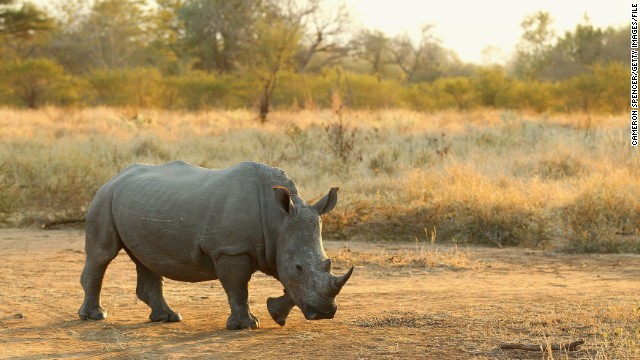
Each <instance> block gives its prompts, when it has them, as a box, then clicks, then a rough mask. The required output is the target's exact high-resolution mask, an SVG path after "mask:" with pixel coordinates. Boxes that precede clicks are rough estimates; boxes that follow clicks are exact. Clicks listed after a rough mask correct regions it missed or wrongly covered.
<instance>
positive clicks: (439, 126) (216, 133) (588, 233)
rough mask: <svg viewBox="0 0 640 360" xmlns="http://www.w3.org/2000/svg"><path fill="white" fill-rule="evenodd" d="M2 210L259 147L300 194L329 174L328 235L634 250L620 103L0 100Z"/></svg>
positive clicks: (231, 159)
mask: <svg viewBox="0 0 640 360" xmlns="http://www.w3.org/2000/svg"><path fill="white" fill-rule="evenodd" d="M0 129H1V130H0V144H1V146H0V164H2V165H1V166H2V172H0V174H1V175H0V191H2V196H1V197H0V199H1V201H0V214H2V219H1V220H2V222H3V223H5V224H20V223H22V224H33V223H36V224H42V223H45V222H47V221H52V220H62V219H81V218H82V217H83V214H84V212H85V210H86V206H87V205H88V203H89V201H90V200H91V198H92V196H93V194H94V193H95V191H96V190H97V189H98V187H99V186H100V185H101V184H103V183H104V182H105V181H106V180H108V179H109V178H110V177H111V176H113V175H114V174H115V173H116V172H118V171H119V170H122V169H123V168H124V167H126V166H128V165H129V164H132V163H136V162H147V163H162V162H166V161H171V160H174V159H182V160H185V161H188V162H191V163H193V164H196V165H200V166H204V167H214V168H215V167H226V166H229V165H232V164H235V163H237V162H239V161H243V160H254V161H261V162H265V163H268V164H272V165H275V166H279V167H281V168H283V169H285V170H286V171H287V173H288V174H289V176H291V177H292V178H293V179H294V180H295V181H296V182H297V183H298V185H299V188H300V191H301V194H302V195H303V196H304V197H305V198H306V199H307V200H312V199H314V198H316V197H318V196H320V195H321V194H322V193H323V192H324V191H326V190H327V189H328V188H329V187H330V186H335V185H339V186H340V187H341V191H340V206H339V207H338V208H337V209H336V211H334V212H332V213H331V214H329V215H327V218H326V219H325V222H324V224H325V231H326V232H327V235H326V236H328V237H330V238H338V239H340V238H345V239H346V238H348V239H352V238H361V239H373V238H375V239H376V240H380V239H393V240H408V241H416V240H417V241H420V242H427V243H428V242H430V241H432V240H434V241H438V242H440V241H456V242H457V243H459V244H463V243H470V244H484V245H491V246H500V247H502V246H516V245H523V246H528V247H547V248H548V247H553V248H556V249H564V250H568V251H578V252H635V253H638V252H640V247H639V246H640V245H639V244H640V242H639V241H638V240H639V236H640V233H639V231H638V223H639V221H640V218H639V217H640V199H639V198H638V197H637V196H634V194H635V190H634V189H635V185H634V184H635V180H634V179H637V178H638V176H639V170H638V169H640V157H638V156H637V154H635V153H634V152H633V151H630V150H629V147H628V145H627V143H626V142H625V141H623V140H622V139H625V137H626V133H627V130H628V129H627V124H626V117H625V116H610V115H587V114H576V113H572V114H560V115H547V114H542V115H540V114H529V113H516V112H509V111H503V110H475V111H467V112H459V111H456V110H447V111H440V112H435V113H430V114H426V113H421V112H415V111H409V110H378V111H343V112H339V113H337V114H336V113H335V112H333V111H329V110H327V111H313V112H309V111H297V112H275V113H273V114H272V115H271V118H270V121H269V122H267V123H266V124H260V123H259V122H257V121H255V114H254V113H253V112H251V111H248V110H234V111H208V112H195V113H193V112H173V111H165V110H148V111H141V112H134V111H133V110H128V111H127V110H114V109H111V108H92V109H83V110H78V109H67V110H65V109H60V108H44V109H41V110H38V111H33V110H7V109H5V110H1V111H0Z"/></svg>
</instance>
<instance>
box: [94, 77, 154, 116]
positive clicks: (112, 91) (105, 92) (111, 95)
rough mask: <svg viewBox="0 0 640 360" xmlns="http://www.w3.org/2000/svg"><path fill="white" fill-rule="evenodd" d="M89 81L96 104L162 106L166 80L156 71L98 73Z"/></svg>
mask: <svg viewBox="0 0 640 360" xmlns="http://www.w3.org/2000/svg"><path fill="white" fill-rule="evenodd" d="M87 78H88V81H89V83H90V84H91V86H92V87H93V89H94V92H95V95H94V105H98V104H99V105H108V106H118V107H123V106H136V107H152V106H158V105H159V98H160V94H161V92H162V81H161V79H162V77H161V75H160V72H159V71H158V69H155V68H133V69H110V70H96V71H93V72H92V73H90V74H89V75H88V76H87Z"/></svg>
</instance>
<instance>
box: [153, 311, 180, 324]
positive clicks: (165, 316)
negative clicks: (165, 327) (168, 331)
mask: <svg viewBox="0 0 640 360" xmlns="http://www.w3.org/2000/svg"><path fill="white" fill-rule="evenodd" d="M149 320H151V321H153V322H178V321H182V316H180V314H178V313H177V312H174V311H173V310H171V309H168V310H165V309H153V310H152V311H151V315H149Z"/></svg>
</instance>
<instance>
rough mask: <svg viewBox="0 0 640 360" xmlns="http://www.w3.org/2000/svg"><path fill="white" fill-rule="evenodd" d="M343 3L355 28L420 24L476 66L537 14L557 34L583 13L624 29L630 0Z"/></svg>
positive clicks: (409, 29)
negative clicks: (551, 24) (486, 51)
mask: <svg viewBox="0 0 640 360" xmlns="http://www.w3.org/2000/svg"><path fill="white" fill-rule="evenodd" d="M326 1H328V2H333V1H339V0H326ZM344 1H345V2H346V4H347V7H348V8H349V9H350V11H351V13H352V14H354V17H355V20H356V21H355V23H356V25H361V26H364V27H366V28H369V29H379V30H382V31H383V32H385V33H387V34H388V35H390V36H395V35H398V34H402V33H405V32H406V33H408V34H409V35H412V34H414V36H415V34H417V32H418V30H419V29H420V27H421V26H422V25H423V24H433V25H435V28H434V33H435V34H436V36H437V37H438V38H440V40H441V41H442V44H443V46H444V47H446V48H448V49H452V50H454V51H455V52H456V53H457V54H458V55H459V56H460V58H461V59H462V60H463V61H467V62H476V63H482V61H483V56H482V50H483V49H484V48H485V47H487V46H495V47H497V48H499V49H500V50H501V51H500V52H501V53H502V55H503V57H507V56H509V55H510V54H511V52H512V51H513V49H514V46H515V45H516V43H517V42H518V40H519V38H520V35H521V34H522V31H521V29H520V23H521V22H522V19H523V18H524V17H525V16H526V15H528V14H531V13H534V12H536V11H538V10H543V11H547V12H549V13H550V14H551V17H552V18H553V19H554V20H555V21H554V29H555V30H556V33H557V34H559V35H562V34H564V32H565V30H573V29H574V28H575V26H576V25H577V24H578V23H580V22H581V21H582V19H583V16H584V14H585V13H586V14H588V16H589V18H590V21H591V23H592V24H594V25H596V26H600V27H607V26H609V25H611V26H614V27H618V26H622V25H626V24H628V23H629V19H630V13H631V10H630V9H631V2H629V1H622V0H600V1H596V0H538V1H534V0H484V1H472V0H438V1H432V0H422V1H421V0H344Z"/></svg>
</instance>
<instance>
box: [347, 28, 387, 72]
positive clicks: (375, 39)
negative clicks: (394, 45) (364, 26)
mask: <svg viewBox="0 0 640 360" xmlns="http://www.w3.org/2000/svg"><path fill="white" fill-rule="evenodd" d="M352 41H353V48H354V49H355V56H356V57H357V58H359V59H361V60H364V61H366V62H367V63H368V64H369V65H370V66H371V72H372V73H373V74H374V75H376V76H377V77H378V79H381V76H382V75H383V74H384V70H385V67H386V66H387V65H388V64H390V63H391V61H392V60H391V54H389V38H387V36H386V35H385V34H384V33H383V32H382V31H380V30H373V31H372V30H361V31H360V32H359V33H358V34H356V36H355V37H354V39H353V40H352Z"/></svg>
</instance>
